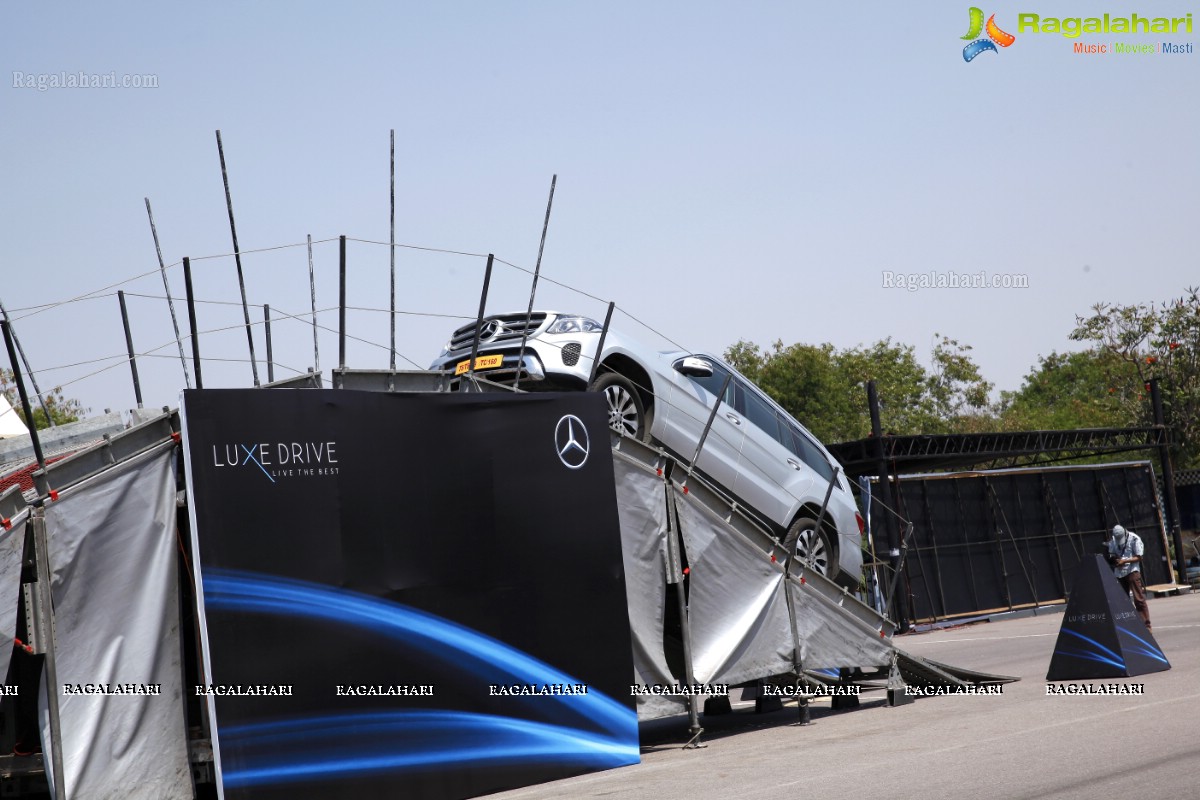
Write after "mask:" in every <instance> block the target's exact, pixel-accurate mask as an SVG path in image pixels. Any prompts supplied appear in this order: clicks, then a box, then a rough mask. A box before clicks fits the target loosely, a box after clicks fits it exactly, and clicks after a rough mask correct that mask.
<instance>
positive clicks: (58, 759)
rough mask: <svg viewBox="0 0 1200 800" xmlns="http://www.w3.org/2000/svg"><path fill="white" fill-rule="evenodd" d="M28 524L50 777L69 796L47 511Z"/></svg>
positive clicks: (36, 511) (36, 512)
mask: <svg viewBox="0 0 1200 800" xmlns="http://www.w3.org/2000/svg"><path fill="white" fill-rule="evenodd" d="M29 523H30V525H31V526H32V528H33V553H34V558H35V559H36V560H37V584H36V585H35V586H34V592H35V593H36V596H37V599H38V602H37V605H38V613H37V619H36V620H35V622H34V624H35V625H37V626H38V628H39V630H38V634H39V636H38V641H39V642H40V643H41V647H42V653H43V655H44V659H43V662H42V668H43V669H44V670H45V672H46V711H47V712H48V716H49V718H50V719H49V722H50V758H51V761H52V762H53V763H52V764H51V767H50V769H51V773H50V774H51V775H52V776H53V777H54V791H55V794H56V795H57V796H59V797H64V798H65V797H70V794H69V792H68V790H67V780H66V776H65V772H64V770H63V752H62V717H61V715H60V712H59V707H58V692H59V688H58V664H57V657H56V653H55V647H54V594H53V591H52V588H53V587H52V586H51V575H52V574H53V573H52V570H51V565H50V548H49V547H47V545H46V517H45V509H44V508H37V509H34V513H33V514H32V515H31V516H30V519H29Z"/></svg>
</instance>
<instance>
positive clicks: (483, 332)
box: [479, 319, 504, 342]
mask: <svg viewBox="0 0 1200 800" xmlns="http://www.w3.org/2000/svg"><path fill="white" fill-rule="evenodd" d="M503 330H504V325H502V324H501V323H500V322H498V321H497V320H494V319H489V320H488V321H487V322H485V323H483V327H481V328H480V329H479V339H480V341H484V342H490V341H491V340H492V339H495V338H496V337H497V336H499V335H500V332H501V331H503Z"/></svg>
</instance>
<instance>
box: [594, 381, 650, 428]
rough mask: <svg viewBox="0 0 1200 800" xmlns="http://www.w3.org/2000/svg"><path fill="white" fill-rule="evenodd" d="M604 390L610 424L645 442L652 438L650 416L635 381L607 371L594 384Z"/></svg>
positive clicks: (597, 390) (598, 388)
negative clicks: (634, 383)
mask: <svg viewBox="0 0 1200 800" xmlns="http://www.w3.org/2000/svg"><path fill="white" fill-rule="evenodd" d="M592 391H594V392H603V393H604V400H605V403H606V404H607V407H608V426H609V427H610V428H612V429H613V430H614V431H616V432H617V433H621V434H624V435H625V436H631V437H633V438H634V439H639V440H641V441H643V442H645V441H649V440H650V418H649V415H648V414H647V413H646V408H645V406H644V405H642V398H641V397H640V396H639V395H638V392H637V389H636V388H635V387H634V385H633V383H632V382H631V381H630V380H629V379H628V378H626V377H625V376H624V375H618V374H617V373H615V372H606V373H604V374H603V375H601V376H600V377H598V378H596V381H595V382H594V383H593V384H592Z"/></svg>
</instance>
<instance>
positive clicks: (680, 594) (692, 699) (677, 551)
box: [664, 476, 704, 742]
mask: <svg viewBox="0 0 1200 800" xmlns="http://www.w3.org/2000/svg"><path fill="white" fill-rule="evenodd" d="M664 477H665V476H664ZM667 486H668V491H667V493H666V499H667V565H668V570H667V583H668V584H672V583H673V584H675V599H676V601H677V602H678V603H679V626H680V638H681V639H682V640H683V673H684V675H683V679H684V681H685V682H686V683H687V685H688V686H689V687H691V686H694V685H695V683H696V673H695V669H694V666H693V662H692V629H691V624H690V623H689V621H688V606H687V595H686V593H685V591H684V585H683V582H684V581H685V580H686V579H687V578H686V576H685V574H684V572H683V554H682V552H681V548H680V543H679V514H678V511H677V509H676V508H675V505H674V503H673V501H672V494H671V491H670V488H669V487H670V483H669V482H668V483H667ZM687 703H688V722H689V728H688V733H690V734H691V737H692V741H693V742H694V741H695V740H696V738H697V737H699V736H700V734H701V733H703V732H704V728H702V727H700V712H699V705H700V699H699V698H698V697H697V696H696V695H695V694H689V695H688V700H687Z"/></svg>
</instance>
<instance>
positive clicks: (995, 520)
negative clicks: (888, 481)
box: [877, 462, 1171, 620]
mask: <svg viewBox="0 0 1200 800" xmlns="http://www.w3.org/2000/svg"><path fill="white" fill-rule="evenodd" d="M897 504H898V506H899V509H900V513H901V515H903V516H904V517H906V518H908V519H910V520H912V522H913V526H914V527H913V533H912V535H911V536H910V538H909V542H908V553H907V558H906V561H905V569H904V586H905V588H906V591H907V596H908V601H909V612H910V617H911V618H912V619H915V620H935V619H941V618H946V617H958V616H966V615H971V614H979V613H985V612H995V611H1001V610H1009V609H1014V608H1021V607H1028V606H1032V605H1036V604H1038V603H1044V602H1049V601H1054V600H1061V599H1063V598H1064V597H1066V596H1067V595H1068V594H1069V593H1070V591H1071V581H1072V578H1071V576H1072V575H1073V573H1074V572H1075V568H1076V567H1077V566H1078V565H1079V563H1080V561H1081V560H1082V559H1083V558H1084V557H1085V556H1088V555H1090V554H1094V553H1098V552H1100V551H1101V547H1102V545H1103V542H1104V540H1105V539H1106V538H1107V536H1108V532H1109V531H1110V530H1111V529H1112V526H1113V525H1115V524H1117V523H1120V524H1121V525H1123V526H1125V527H1126V528H1130V529H1132V530H1134V531H1135V532H1136V533H1137V534H1138V535H1139V536H1141V537H1142V540H1143V542H1145V545H1146V553H1145V556H1144V558H1143V562H1142V572H1143V576H1144V579H1145V581H1146V583H1147V584H1148V585H1151V584H1155V583H1165V582H1169V581H1170V580H1171V578H1170V574H1171V573H1170V568H1169V565H1168V564H1167V548H1166V534H1165V529H1164V526H1163V522H1162V514H1161V508H1160V506H1159V503H1158V495H1157V492H1156V489H1155V481H1154V472H1153V469H1152V467H1151V466H1150V464H1149V463H1148V462H1138V463H1132V464H1114V465H1100V466H1086V467H1056V468H1046V469H1027V470H997V471H989V472H973V473H965V474H964V473H956V474H948V475H926V476H917V477H905V478H902V479H901V480H900V482H899V490H898V500H897ZM877 518H878V517H877Z"/></svg>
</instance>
